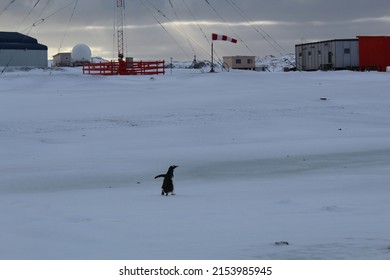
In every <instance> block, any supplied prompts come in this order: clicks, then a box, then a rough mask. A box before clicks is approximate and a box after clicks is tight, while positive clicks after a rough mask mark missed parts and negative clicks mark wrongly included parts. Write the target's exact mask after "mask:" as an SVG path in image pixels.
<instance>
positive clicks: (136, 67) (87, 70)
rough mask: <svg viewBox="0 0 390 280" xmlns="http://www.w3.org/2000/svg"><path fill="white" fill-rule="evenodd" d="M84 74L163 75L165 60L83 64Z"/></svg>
mask: <svg viewBox="0 0 390 280" xmlns="http://www.w3.org/2000/svg"><path fill="white" fill-rule="evenodd" d="M83 74H86V75H164V74H165V61H164V60H160V61H132V62H125V61H111V62H97V63H85V64H83Z"/></svg>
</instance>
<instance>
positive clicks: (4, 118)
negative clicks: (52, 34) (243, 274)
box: [0, 69, 390, 259]
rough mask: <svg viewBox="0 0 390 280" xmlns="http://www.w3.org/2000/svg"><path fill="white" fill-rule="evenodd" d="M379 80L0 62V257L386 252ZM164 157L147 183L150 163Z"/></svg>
mask: <svg viewBox="0 0 390 280" xmlns="http://www.w3.org/2000/svg"><path fill="white" fill-rule="evenodd" d="M389 86H390V80H389V76H388V74H386V73H353V72H313V73H259V72H246V71H244V72H242V71H231V72H223V73H216V74H208V73H204V74H202V73H200V71H199V70H194V71H193V70H177V69H174V70H173V75H172V76H171V75H170V74H169V72H168V74H167V75H165V76H157V77H154V78H153V79H151V78H150V77H147V76H130V77H93V76H83V75H82V74H81V73H80V69H67V70H63V71H53V72H50V71H45V70H31V71H29V72H20V71H15V72H9V73H5V74H3V75H1V76H0V136H1V137H0V155H1V157H0V213H1V214H0V223H1V225H2V230H1V231H0V248H1V250H0V259H389V258H390V234H389V233H390V218H389V217H390V215H389V212H390V194H389V184H390V177H389V175H388V174H389V171H390V141H389V137H390V113H389V105H390V95H389V94H388V88H389ZM321 98H323V99H324V98H326V100H321ZM171 164H176V165H179V168H177V169H176V177H175V188H176V189H175V192H176V194H177V195H176V196H168V197H163V196H161V195H160V186H161V183H162V181H161V179H156V180H155V179H154V176H156V175H158V174H161V173H163V172H165V171H166V170H167V168H168V166H169V165H171ZM280 241H287V242H288V243H289V245H281V246H280V245H279V246H278V245H275V242H280Z"/></svg>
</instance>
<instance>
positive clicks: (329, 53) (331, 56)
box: [328, 52, 333, 64]
mask: <svg viewBox="0 0 390 280" xmlns="http://www.w3.org/2000/svg"><path fill="white" fill-rule="evenodd" d="M332 58H333V53H332V52H328V64H332Z"/></svg>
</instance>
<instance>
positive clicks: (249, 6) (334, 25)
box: [0, 0, 390, 60]
mask: <svg viewBox="0 0 390 280" xmlns="http://www.w3.org/2000/svg"><path fill="white" fill-rule="evenodd" d="M10 2H11V0H9V1H8V0H3V1H2V3H1V4H0V14H1V15H0V26H1V29H2V30H3V31H19V32H23V33H27V32H29V34H30V35H31V36H34V37H36V38H37V39H38V40H39V41H40V42H42V43H44V44H46V45H48V46H49V51H50V53H52V54H53V53H56V52H57V51H58V49H59V47H60V42H61V41H63V44H62V45H61V51H67V50H69V49H70V48H71V47H72V46H74V45H75V44H77V43H80V42H83V43H86V44H88V45H90V46H91V47H92V48H93V50H94V55H98V56H104V57H107V58H114V57H115V53H116V52H115V46H114V42H115V40H114V39H113V33H114V32H113V30H114V22H115V21H114V15H115V3H116V1H114V0H79V1H78V3H77V9H76V10H75V11H74V15H73V18H72V21H71V23H70V25H69V28H68V23H69V20H70V16H71V14H72V12H73V8H74V3H75V1H74V0H40V1H38V0H15V1H14V2H13V3H12V4H10ZM170 2H171V3H172V4H173V6H174V8H175V11H173V10H172V7H171V4H170ZM170 2H169V0H141V1H140V0H131V1H129V0H127V1H126V26H127V28H126V29H125V33H126V42H127V43H126V45H127V50H128V53H129V55H131V56H135V57H139V58H144V59H159V58H161V59H163V58H165V59H167V58H169V57H171V56H174V57H177V59H187V60H189V59H191V58H192V57H191V56H192V54H193V53H192V50H191V47H190V43H189V42H188V40H190V42H191V45H192V46H193V48H194V49H195V51H196V53H197V55H198V56H199V57H200V58H206V59H207V58H208V56H209V45H208V42H207V40H205V38H204V36H203V34H202V33H201V32H200V30H199V26H198V25H197V24H199V25H200V26H201V28H202V29H203V31H204V32H205V33H206V34H207V35H208V36H209V35H210V34H211V33H212V32H217V33H227V35H230V36H233V37H234V36H239V37H240V38H241V39H242V40H243V41H244V43H243V42H241V41H240V42H239V43H238V44H237V45H236V46H232V45H229V44H218V45H217V48H218V51H219V52H220V53H221V55H225V54H251V52H253V53H255V54H256V55H267V54H275V55H279V53H278V52H280V50H276V49H275V48H273V47H272V46H271V45H270V44H269V43H268V42H267V40H266V39H265V38H267V35H265V34H263V33H261V34H259V32H257V31H256V30H255V29H254V28H253V26H249V25H248V21H249V19H251V20H255V21H259V22H260V23H261V22H264V23H263V24H262V25H261V27H260V28H261V29H263V30H265V31H266V32H267V34H269V35H270V36H272V39H275V40H276V41H278V43H280V45H281V46H282V47H283V49H284V50H286V51H288V52H293V51H294V45H295V44H296V43H300V42H302V41H310V40H323V39H332V38H354V37H355V36H357V35H387V34H388V25H389V21H390V5H389V4H388V0H371V1H366V0H341V1H340V0H328V1H322V0H272V1H271V0H208V2H209V3H210V4H211V5H212V6H213V7H214V8H215V9H216V10H217V13H215V12H214V11H213V10H212V8H211V7H210V6H209V5H208V4H207V1H205V0H171V1H170ZM233 2H234V4H235V5H237V6H238V7H239V9H241V10H239V9H238V8H237V6H235V5H234V4H233ZM142 3H144V5H145V6H146V7H147V8H145V6H144V5H143V4H142ZM8 4H10V5H9V7H8V9H7V10H5V11H4V8H5V7H6V6H7V5H8ZM34 4H37V5H36V7H35V8H34V9H32V7H33V6H34ZM154 7H155V8H156V9H157V10H159V11H160V12H158V11H157V10H156V9H155V8H154ZM188 8H190V9H188ZM30 11H31V13H30V14H29V12H30ZM175 12H176V14H175ZM242 12H244V14H245V16H244V17H243V13H242ZM164 15H165V16H166V17H164ZM193 15H194V16H195V18H196V20H197V22H194V18H193ZM220 16H221V17H220ZM154 17H155V18H157V20H158V21H159V22H160V23H161V24H163V25H164V28H165V29H166V30H167V31H168V32H169V33H170V34H167V32H166V31H165V30H164V29H163V28H162V27H161V26H160V25H159V23H157V22H156V20H155V19H154ZM167 18H168V19H169V20H172V21H175V22H176V21H182V22H186V23H187V24H186V25H178V24H176V23H172V22H171V23H168V20H167ZM41 19H45V20H44V21H40V20H41ZM34 23H35V24H36V26H34ZM37 23H38V24H37ZM67 28H68V32H67V33H66V34H65V30H67ZM186 36H188V38H187V37H186ZM264 37H265V38H264Z"/></svg>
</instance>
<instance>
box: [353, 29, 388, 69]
mask: <svg viewBox="0 0 390 280" xmlns="http://www.w3.org/2000/svg"><path fill="white" fill-rule="evenodd" d="M358 38H359V67H360V70H362V71H365V70H377V71H381V72H386V68H387V66H390V36H358Z"/></svg>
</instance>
